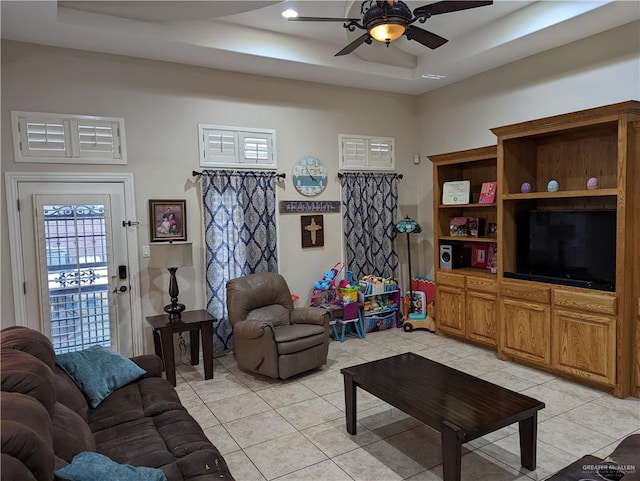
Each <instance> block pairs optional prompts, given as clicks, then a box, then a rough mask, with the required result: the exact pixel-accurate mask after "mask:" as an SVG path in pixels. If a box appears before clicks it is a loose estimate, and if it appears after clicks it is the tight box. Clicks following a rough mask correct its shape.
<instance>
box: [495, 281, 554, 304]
mask: <svg viewBox="0 0 640 481" xmlns="http://www.w3.org/2000/svg"><path fill="white" fill-rule="evenodd" d="M500 293H501V294H502V296H503V297H514V298H516V299H526V300H528V301H534V302H540V303H542V304H549V302H550V300H551V288H550V287H546V286H540V285H538V284H536V283H533V282H527V283H525V282H511V281H502V283H501V284H500Z"/></svg>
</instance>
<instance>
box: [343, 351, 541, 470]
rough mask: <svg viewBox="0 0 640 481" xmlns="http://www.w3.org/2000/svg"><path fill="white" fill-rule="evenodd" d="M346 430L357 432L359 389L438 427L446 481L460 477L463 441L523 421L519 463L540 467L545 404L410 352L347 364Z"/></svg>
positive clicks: (351, 432)
mask: <svg viewBox="0 0 640 481" xmlns="http://www.w3.org/2000/svg"><path fill="white" fill-rule="evenodd" d="M340 372H341V373H342V374H343V375H344V396H345V403H346V410H347V431H348V432H349V433H350V434H356V387H359V388H361V389H364V390H365V391H368V392H370V393H371V394H373V395H374V396H376V397H378V398H380V399H382V400H383V401H385V402H387V403H389V404H391V405H392V406H395V407H397V408H398V409H400V410H401V411H403V412H405V413H407V414H409V415H410V416H413V417H414V418H416V419H417V420H418V421H421V422H423V423H425V424H426V425H428V426H431V427H432V428H434V429H436V430H438V431H439V432H440V434H441V437H442V469H443V475H444V481H459V480H460V460H461V451H462V444H464V443H466V442H469V441H471V440H473V439H476V438H478V437H480V436H484V435H485V434H488V433H490V432H493V431H496V430H498V429H500V428H503V427H505V426H508V425H510V424H513V423H515V422H518V423H519V428H520V462H521V464H522V466H524V467H525V468H527V469H531V470H534V469H535V468H536V437H537V423H538V411H539V410H540V409H543V408H544V403H542V402H540V401H538V400H536V399H533V398H530V397H527V396H523V395H522V394H518V393H517V392H513V391H510V390H508V389H505V388H503V387H500V386H497V385H495V384H491V383H490V382H487V381H483V380H482V379H478V378H477V377H473V376H471V375H469V374H466V373H464V372H461V371H457V370H456V369H452V368H450V367H447V366H444V365H442V364H439V363H437V362H434V361H431V360H429V359H425V358H424V357H422V356H418V355H417V354H414V353H412V352H409V353H406V354H399V355H397V356H392V357H387V358H385V359H380V360H377V361H372V362H367V363H365V364H359V365H357V366H351V367H346V368H344V369H341V370H340Z"/></svg>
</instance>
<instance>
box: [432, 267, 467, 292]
mask: <svg viewBox="0 0 640 481" xmlns="http://www.w3.org/2000/svg"><path fill="white" fill-rule="evenodd" d="M438 284H447V285H448V286H456V287H464V275H463V274H454V273H452V272H442V271H438V273H437V274H436V289H437V288H438Z"/></svg>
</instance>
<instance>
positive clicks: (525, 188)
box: [520, 182, 531, 194]
mask: <svg viewBox="0 0 640 481" xmlns="http://www.w3.org/2000/svg"><path fill="white" fill-rule="evenodd" d="M520 192H522V193H523V194H528V193H529V192H531V184H530V183H529V182H523V183H522V185H521V186H520Z"/></svg>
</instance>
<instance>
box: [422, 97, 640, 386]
mask: <svg viewBox="0 0 640 481" xmlns="http://www.w3.org/2000/svg"><path fill="white" fill-rule="evenodd" d="M491 130H492V132H493V133H494V134H496V136H497V138H498V143H497V146H489V147H482V148H477V149H470V150H464V151H458V152H451V153H446V154H439V155H432V156H429V159H430V160H431V161H432V162H433V182H434V187H433V193H434V213H433V216H434V220H433V222H434V253H435V263H434V266H435V273H436V276H435V277H436V306H437V316H436V323H437V330H438V332H439V333H443V334H447V335H452V336H456V337H459V338H463V339H466V340H469V341H472V342H477V343H480V344H483V345H486V346H490V347H492V348H495V349H496V350H497V353H498V356H499V357H500V358H501V359H512V360H517V361H520V362H523V363H525V364H528V365H531V366H534V367H538V368H541V369H544V370H546V371H549V372H552V373H554V374H556V375H559V376H564V377H567V378H571V379H574V380H578V381H583V382H585V383H586V384H590V385H593V386H596V387H599V388H601V389H606V390H609V391H611V392H612V393H613V394H614V395H615V396H618V397H627V396H629V395H634V396H636V397H640V102H639V101H628V102H622V103H618V104H613V105H608V106H603V107H597V108H593V109H588V110H583V111H578V112H573V113H569V114H564V115H557V116H553V117H547V118H543V119H538V120H532V121H528V122H522V123H518V124H514V125H508V126H504V127H497V128H494V129H491ZM592 177H595V178H596V179H597V180H598V183H599V185H598V187H597V188H593V187H594V186H593V185H590V187H591V188H587V181H588V180H589V179H590V178H592ZM461 180H468V181H470V190H471V199H470V202H469V203H468V204H452V205H451V204H449V203H448V202H447V205H445V204H444V203H443V197H442V192H443V186H444V184H445V183H446V182H455V181H461ZM550 180H556V181H557V182H558V184H559V189H558V190H557V191H555V192H550V191H548V190H547V185H548V183H549V181H550ZM492 181H497V182H498V188H497V195H496V198H495V202H493V203H490V204H487V203H479V202H478V199H479V194H480V190H481V188H482V184H483V183H485V182H492ZM525 182H527V183H529V184H530V189H527V188H524V189H523V188H522V184H523V183H525ZM531 210H535V211H576V210H582V211H598V210H613V211H615V217H616V219H615V225H616V227H615V229H616V233H615V234H616V242H615V245H602V246H599V248H601V249H615V287H613V286H612V288H611V291H607V290H599V289H593V288H585V287H574V286H568V285H563V284H561V283H556V282H553V281H550V282H539V281H532V280H524V279H520V278H509V277H507V276H505V273H513V272H516V270H517V245H518V237H517V218H518V215H520V213H521V212H524V211H531ZM453 217H472V218H473V217H477V218H480V219H484V220H485V226H487V225H489V224H494V225H496V226H497V235H494V236H490V235H487V234H483V233H480V234H479V236H478V237H471V236H468V237H459V236H451V235H450V234H451V233H450V228H449V225H450V220H451V218H453ZM474 245H475V246H476V249H474V252H476V251H477V249H478V246H482V248H483V249H487V248H488V249H490V250H491V249H494V250H495V252H496V254H497V269H494V273H492V272H490V270H488V269H478V268H472V267H469V265H470V263H469V260H468V258H469V255H468V253H469V252H470V251H471V248H472V247H473V246H474ZM441 246H446V247H445V249H452V251H451V252H450V254H451V253H452V254H453V256H454V261H455V262H454V265H453V266H448V268H442V266H444V265H447V263H446V262H444V261H442V260H441V252H440V251H441ZM449 246H451V247H449ZM445 258H447V256H446V253H445ZM441 264H442V266H441ZM451 267H453V268H451Z"/></svg>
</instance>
